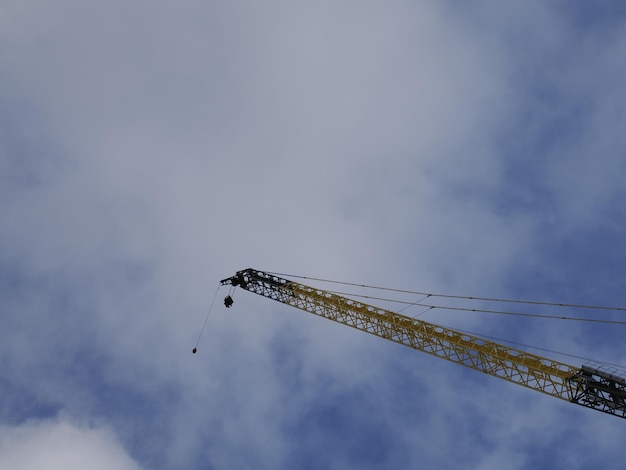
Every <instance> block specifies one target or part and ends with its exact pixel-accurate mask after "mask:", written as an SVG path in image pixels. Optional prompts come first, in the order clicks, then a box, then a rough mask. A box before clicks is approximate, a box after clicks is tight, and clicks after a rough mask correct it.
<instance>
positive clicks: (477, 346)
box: [221, 269, 626, 418]
mask: <svg viewBox="0 0 626 470" xmlns="http://www.w3.org/2000/svg"><path fill="white" fill-rule="evenodd" d="M221 284H222V285H232V286H234V287H237V286H238V287H241V288H242V289H244V290H247V291H250V292H253V293H255V294H259V295H262V296H263V297H267V298H269V299H272V300H276V301H278V302H281V303H283V304H286V305H291V306H293V307H296V308H298V309H301V310H304V311H306V312H309V313H313V314H315V315H319V316H320V317H324V318H328V319H329V320H333V321H335V322H337V323H341V324H343V325H347V326H350V327H352V328H356V329H357V330H361V331H365V332H367V333H370V334H372V335H375V336H378V337H380V338H384V339H387V340H389V341H393V342H396V343H399V344H403V345H405V346H408V347H410V348H413V349H416V350H418V351H423V352H425V353H428V354H431V355H433V356H436V357H439V358H442V359H446V360H448V361H451V362H455V363H457V364H461V365H463V366H466V367H469V368H470V369H474V370H477V371H480V372H483V373H485V374H488V375H492V376H494V377H499V378H501V379H504V380H507V381H509V382H513V383H516V384H518V385H522V386H524V387H527V388H530V389H533V390H537V391H539V392H542V393H545V394H547V395H550V396H553V397H556V398H560V399H562V400H567V401H570V402H572V403H576V404H578V405H582V406H585V407H588V408H592V409H594V410H598V411H602V412H604V413H608V414H611V415H614V416H618V417H621V418H626V380H625V379H624V377H623V375H620V374H619V373H618V372H617V371H616V370H611V369H608V368H606V367H605V366H602V365H601V364H586V365H583V366H581V367H574V366H571V365H568V364H565V363H562V362H558V361H554V360H551V359H547V358H544V357H541V356H538V355H536V354H531V353H528V352H526V351H523V350H520V349H515V348H511V347H509V346H505V345H502V344H499V343H496V342H493V341H488V340H485V339H482V338H479V337H477V336H472V335H470V334H467V333H462V332H459V331H455V330H453V329H450V328H446V327H443V326H439V325H435V324H433V323H429V322H425V321H422V320H418V319H416V318H411V317H408V316H405V315H401V314H399V313H395V312H392V311H390V310H386V309H382V308H378V307H374V306H372V305H368V304H365V303H362V302H359V301H356V300H353V299H350V298H347V297H343V296H341V295H337V294H333V293H330V292H328V291H325V290H322V289H317V288H313V287H309V286H306V285H304V284H300V283H297V282H294V281H291V280H288V279H284V278H282V277H279V276H276V275H272V274H269V273H266V272H263V271H258V270H254V269H246V270H243V271H239V272H237V274H235V276H233V277H230V278H227V279H224V280H222V281H221ZM225 304H226V306H227V307H229V306H231V305H232V298H231V297H230V296H227V298H226V299H225Z"/></svg>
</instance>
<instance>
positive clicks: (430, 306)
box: [268, 272, 626, 369]
mask: <svg viewBox="0 0 626 470" xmlns="http://www.w3.org/2000/svg"><path fill="white" fill-rule="evenodd" d="M268 274H271V275H274V276H285V277H288V278H289V277H291V278H298V279H306V280H312V281H318V282H325V283H331V284H338V285H345V286H351V287H359V288H365V289H375V290H382V291H388V292H396V293H403V294H411V295H420V296H422V298H421V299H419V300H418V301H416V302H410V301H405V300H398V299H391V298H385V297H375V296H368V295H363V294H355V293H351V292H339V291H331V290H328V291H327V292H329V293H331V294H337V295H343V296H350V297H356V298H363V299H371V300H380V301H386V302H395V303H400V304H405V307H403V308H402V309H400V310H399V311H398V312H396V313H400V312H401V311H403V310H406V309H408V308H409V307H412V306H417V307H424V308H425V309H424V310H423V311H421V312H419V313H418V314H416V315H414V316H413V318H416V317H418V316H421V315H423V314H424V313H426V312H428V311H431V310H434V309H439V310H452V311H464V312H476V313H488V314H498V315H512V316H519V317H529V318H544V319H553V320H569V321H579V322H590V323H604V324H614V325H626V321H619V320H608V319H598V318H587V317H568V316H563V315H544V314H538V313H524V312H513V311H507V310H489V309H483V308H467V307H453V306H445V305H434V304H424V303H422V302H423V300H424V299H427V298H431V297H433V298H445V299H458V300H472V301H483V302H501V303H514V304H525V305H542V306H548V307H567V308H575V309H592V310H604V311H616V312H620V311H621V312H626V307H608V306H602V305H584V304H574V303H557V302H546V301H533V300H519V299H500V298H493V297H475V296H464V295H449V294H433V293H427V292H419V291H411V290H405V289H396V288H389V287H379V286H372V285H367V284H358V283H353V282H344V281H333V280H330V279H323V278H316V277H309V276H298V275H293V274H283V273H275V272H268ZM457 331H459V332H461V333H467V334H471V335H475V336H479V337H483V338H487V339H492V340H495V341H499V342H502V343H507V344H512V345H516V346H522V347H525V348H529V349H534V350H538V351H544V352H549V353H553V354H558V355H561V356H566V357H571V358H576V359H582V360H585V361H593V362H596V363H602V364H606V365H609V366H613V367H617V368H621V369H626V366H624V365H622V364H615V363H610V362H606V361H598V360H597V359H592V358H588V357H585V356H580V355H575V354H568V353H564V352H560V351H555V350H552V349H546V348H541V347H537V346H531V345H529V344H524V343H520V342H516V341H512V340H506V339H502V338H497V337H494V336H488V335H484V334H480V333H475V332H470V331H466V330H461V329H457Z"/></svg>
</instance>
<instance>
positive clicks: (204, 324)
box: [191, 285, 221, 354]
mask: <svg viewBox="0 0 626 470" xmlns="http://www.w3.org/2000/svg"><path fill="white" fill-rule="evenodd" d="M220 287H221V286H219V285H218V286H217V289H216V290H215V294H214V295H213V300H211V305H210V306H209V310H208V311H207V312H206V316H205V317H204V323H202V328H200V334H199V335H198V339H197V341H196V345H195V346H194V348H193V349H192V351H191V352H193V353H194V354H195V353H196V351H198V344H199V343H200V338H202V333H203V332H204V327H205V326H206V322H207V320H208V319H209V315H210V314H211V310H212V309H213V304H214V303H215V299H216V298H217V293H218V292H219V290H220Z"/></svg>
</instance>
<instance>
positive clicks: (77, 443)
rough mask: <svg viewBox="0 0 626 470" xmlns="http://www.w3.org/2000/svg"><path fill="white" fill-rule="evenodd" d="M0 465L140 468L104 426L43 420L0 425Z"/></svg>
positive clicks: (93, 469) (36, 469)
mask: <svg viewBox="0 0 626 470" xmlns="http://www.w3.org/2000/svg"><path fill="white" fill-rule="evenodd" d="M0 468H7V469H9V468H15V469H17V468H19V469H20V470H39V469H42V468H46V469H50V470H56V469H59V470H61V469H68V468H85V469H87V468H88V469H90V470H98V469H102V470H104V469H111V468H116V469H119V470H139V468H140V467H139V466H138V465H137V463H136V462H135V461H134V460H133V459H132V458H131V457H130V456H129V455H128V454H127V453H126V451H125V450H124V448H123V447H122V446H121V445H120V443H119V441H118V440H117V439H116V438H115V436H114V435H113V434H112V433H111V432H110V431H108V430H106V429H98V428H83V427H79V426H76V425H74V424H71V423H68V422H64V421H44V422H29V423H26V424H22V425H19V426H13V427H11V426H0Z"/></svg>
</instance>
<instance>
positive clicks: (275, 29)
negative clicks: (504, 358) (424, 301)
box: [0, 0, 626, 469]
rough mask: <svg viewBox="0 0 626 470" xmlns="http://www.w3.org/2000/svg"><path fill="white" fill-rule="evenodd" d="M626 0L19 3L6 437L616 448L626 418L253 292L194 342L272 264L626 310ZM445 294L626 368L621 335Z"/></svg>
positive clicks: (4, 192)
mask: <svg viewBox="0 0 626 470" xmlns="http://www.w3.org/2000/svg"><path fill="white" fill-rule="evenodd" d="M605 8H606V10H603V9H601V8H600V7H598V8H597V9H594V11H593V12H591V13H590V12H587V11H581V10H577V9H576V8H575V7H571V6H570V5H569V4H568V5H566V4H565V3H559V2H554V3H551V4H550V5H545V4H543V2H526V3H525V4H524V5H518V6H515V7H513V6H511V5H506V6H504V5H500V4H497V3H496V2H487V1H485V2H478V1H477V2H469V3H467V4H465V5H463V6H460V5H456V4H453V3H439V2H422V3H420V4H419V5H414V4H411V3H409V2H401V1H398V2H387V3H385V4H381V3H378V2H344V3H342V4H341V5H337V4H336V3H331V2H317V3H315V4H305V3H299V2H296V3H293V2H280V1H276V2H269V3H266V4H264V5H262V6H261V5H256V4H250V3H248V2H228V3H227V4H224V3H220V2H208V3H207V2H196V1H192V0H188V1H184V2H178V3H177V4H176V5H170V4H168V3H166V2H142V1H133V2H107V3H106V4H98V3H95V2H93V3H90V2H87V3H85V2H78V1H71V0H64V1H61V2H55V5H50V4H49V3H48V2H45V1H26V2H5V4H4V6H3V7H2V8H1V10H0V25H1V28H2V29H1V31H2V34H1V37H0V54H1V55H2V57H3V60H2V65H0V70H1V72H0V103H1V108H2V113H1V118H2V121H1V122H2V126H1V130H0V133H1V134H0V135H1V136H2V138H1V139H0V141H1V142H2V149H1V152H2V153H1V154H0V175H1V176H0V178H1V180H0V181H1V185H0V191H1V196H2V197H1V202H0V213H1V214H2V220H3V221H4V222H3V223H2V227H1V228H0V263H1V265H0V302H1V304H0V305H1V308H2V316H1V318H0V327H1V328H0V330H1V333H0V345H1V346H0V361H1V364H2V371H3V372H2V375H1V376H0V390H1V391H2V396H3V397H6V398H5V399H4V400H3V403H2V405H0V420H1V422H2V423H4V428H3V429H4V430H5V431H4V433H5V434H4V435H5V436H11V435H17V434H18V433H23V434H24V435H28V436H31V441H29V442H33V443H40V442H44V441H45V440H44V439H43V438H41V439H40V438H39V437H38V436H41V435H42V432H43V431H41V430H45V431H46V432H47V433H48V434H49V435H54V433H55V432H56V433H59V432H60V433H62V434H63V433H65V435H66V436H72V433H73V432H75V428H73V427H72V426H73V425H69V424H59V423H58V421H55V420H58V417H59V416H69V417H70V418H71V420H75V421H70V422H85V421H87V422H89V421H95V422H97V423H102V425H103V426H104V428H105V429H110V430H112V431H111V432H114V433H115V437H111V435H109V434H107V435H104V437H103V435H102V434H100V433H99V431H93V433H92V434H93V435H94V436H96V437H95V438H94V440H93V441H92V442H91V443H90V444H89V445H90V446H92V447H90V449H93V450H94V452H95V451H96V450H98V449H99V450H98V451H103V450H104V451H106V449H110V448H115V449H117V450H116V452H118V451H119V452H122V451H120V450H119V448H117V447H116V446H117V444H116V442H118V440H119V443H120V444H121V445H122V446H123V447H124V449H125V452H127V453H128V454H129V455H130V456H132V458H133V459H134V461H135V462H136V465H138V466H141V467H143V468H176V467H177V468H294V467H298V468H309V467H310V468H337V469H340V468H353V467H354V466H357V465H358V466H360V467H363V468H389V467H399V466H407V465H412V466H415V465H419V464H421V465H424V466H434V465H437V466H443V467H452V466H458V465H459V464H460V463H463V464H466V465H467V464H468V463H469V464H471V465H472V466H474V467H476V468H502V467H503V466H504V465H505V463H506V466H507V467H509V468H553V467H554V466H555V465H557V463H558V465H559V466H561V465H562V463H563V462H567V463H568V465H569V466H570V467H573V468H581V467H583V466H585V465H588V464H589V463H590V462H594V463H596V464H597V463H598V462H601V463H602V464H603V465H604V466H605V467H607V468H619V463H620V460H619V458H618V457H619V445H618V443H619V442H620V437H623V431H622V429H621V427H620V426H621V424H622V423H620V422H615V421H618V420H615V419H613V418H609V417H605V416H595V414H594V413H592V412H588V411H586V410H582V409H577V407H573V406H571V405H568V404H561V403H559V402H556V403H554V401H555V400H553V399H550V398H546V397H542V396H538V397H537V396H534V395H537V394H533V393H532V392H529V391H526V390H517V389H516V388H515V387H514V386H511V385H509V384H506V383H499V382H498V381H495V380H492V379H490V378H487V377H483V376H481V375H479V374H475V373H473V372H471V371H464V370H459V369H460V368H458V367H456V366H453V365H448V364H441V363H440V362H439V361H437V360H434V359H432V360H431V359H430V358H428V357H424V356H423V355H420V354H417V353H413V352H411V351H408V350H406V351H405V350H402V348H397V347H395V346H394V345H392V344H386V343H385V342H383V341H380V340H377V339H375V338H370V337H367V336H366V335H359V334H357V333H355V332H354V331H351V330H350V331H345V330H348V329H343V328H341V327H338V326H337V325H334V324H330V322H326V323H329V324H326V323H325V322H323V321H320V320H317V319H315V318H309V316H307V315H302V314H300V313H298V312H292V311H291V310H289V309H285V308H283V307H281V306H277V305H268V304H267V302H264V301H263V300H262V299H258V298H250V297H252V296H246V295H244V294H243V293H237V294H236V296H235V300H236V305H235V308H234V309H232V310H231V311H228V312H227V313H224V312H223V311H222V310H221V309H216V311H215V312H213V313H212V316H211V317H210V319H209V326H208V329H207V332H206V333H205V337H204V339H203V341H202V343H201V344H200V355H199V356H196V357H194V356H191V354H190V349H191V347H192V346H193V343H194V341H195V339H196V335H197V334H198V329H199V327H200V325H201V322H202V320H203V315H204V311H205V309H206V307H207V306H208V304H209V302H210V300H211V298H212V296H213V292H214V288H215V287H214V286H215V284H216V281H217V280H219V279H221V278H224V277H227V276H230V275H232V274H233V273H234V272H235V271H236V270H238V269H242V268H245V267H249V266H251V267H256V268H261V269H269V270H273V271H281V272H293V273H296V274H304V275H311V276H315V275H319V276H322V277H328V278H335V279H343V280H350V281H356V282H363V283H371V284H379V285H387V286H399V287H403V288H419V289H421V290H426V291H439V292H451V293H469V294H472V295H482V294H485V295H509V296H515V297H520V296H521V297H540V298H546V299H550V300H564V299H566V300H571V301H577V302H578V301H580V302H584V303H616V304H619V303H620V302H621V296H620V294H621V292H622V291H623V285H624V281H625V279H624V275H623V273H622V272H621V270H620V266H622V265H623V263H622V261H624V253H625V251H624V250H623V249H621V248H622V247H623V243H624V242H623V241H622V240H623V238H624V237H623V234H624V217H623V216H624V209H623V204H621V201H622V200H623V191H624V190H623V187H624V186H623V181H624V175H625V171H624V170H625V169H624V163H623V162H624V159H623V149H624V137H623V132H622V129H623V128H624V120H625V115H624V111H623V110H624V99H625V96H624V92H623V90H622V86H621V83H623V78H624V72H625V70H624V65H623V61H622V60H621V57H623V51H624V48H625V41H626V31H624V29H623V27H622V26H621V24H620V23H619V22H617V21H615V20H614V19H613V18H619V17H623V16H620V15H623V12H621V11H619V7H617V6H611V7H608V6H607V7H605ZM609 10H610V11H609ZM583 18H584V19H587V18H594V21H591V22H588V21H583ZM429 315H430V316H428V317H425V319H428V320H432V321H436V322H442V323H446V324H450V325H451V326H457V327H463V328H464V327H467V328H473V329H479V330H481V331H483V332H485V333H488V334H497V335H501V336H505V337H512V338H513V339H517V340H520V341H524V342H527V343H533V344H534V343H536V344H540V345H548V346H549V347H550V348H552V349H555V350H565V351H574V352H576V353H577V354H580V355H589V356H594V357H598V358H600V359H604V360H610V361H612V362H621V363H625V362H626V360H625V358H624V356H625V355H626V354H625V352H624V349H623V348H621V347H620V346H619V338H621V334H620V333H621V331H606V330H595V329H589V328H588V327H584V328H580V327H576V326H571V325H561V324H558V325H544V324H541V325H537V326H532V325H527V324H524V325H522V326H520V324H519V323H507V322H499V321H498V322H494V321H492V319H484V318H480V317H471V318H464V317H458V316H457V317H455V316H452V315H450V316H445V317H440V316H433V314H429ZM399 349H400V350H399ZM494 403H497V405H494ZM32 419H36V420H40V421H41V422H42V423H43V424H41V425H40V426H39V427H38V426H30V425H28V424H25V423H28V422H29V420H32ZM47 420H49V423H46V421H47ZM590 429H591V430H593V432H592V433H591V434H592V436H591V437H590V436H589V435H588V434H589V433H588V432H587V431H588V430H590ZM583 431H584V432H583ZM107 432H108V431H107ZM622 440H623V439H622ZM33 445H35V444H33ZM42 445H43V444H42ZM107 446H109V447H107ZM42 449H44V447H42ZM7 452H9V451H5V453H3V454H2V455H0V458H5V459H6V458H12V455H11V454H10V453H7ZM41 452H42V453H44V451H43V450H42V451H41ZM42 455H45V453H44V454H42ZM120 455H122V457H120V459H124V458H128V457H123V454H120ZM59 458H61V457H59ZM129 465H130V464H129ZM129 468H132V467H129Z"/></svg>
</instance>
